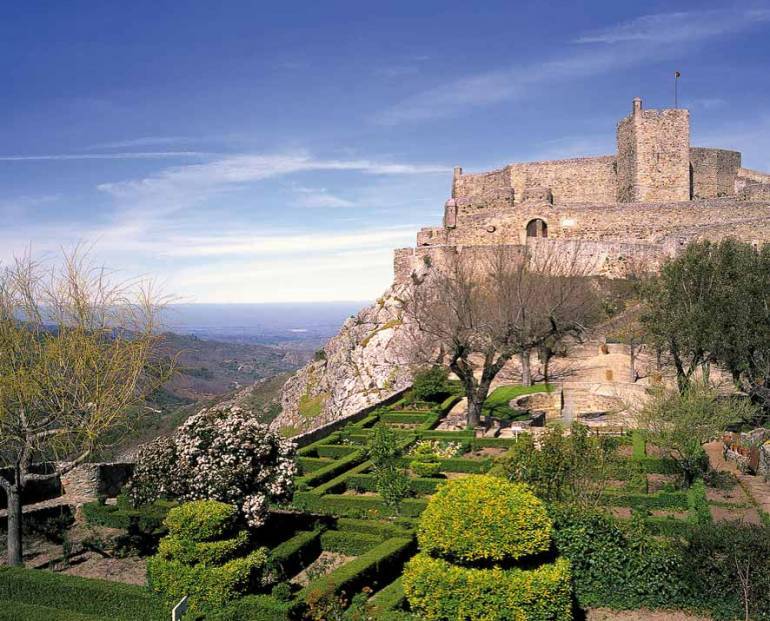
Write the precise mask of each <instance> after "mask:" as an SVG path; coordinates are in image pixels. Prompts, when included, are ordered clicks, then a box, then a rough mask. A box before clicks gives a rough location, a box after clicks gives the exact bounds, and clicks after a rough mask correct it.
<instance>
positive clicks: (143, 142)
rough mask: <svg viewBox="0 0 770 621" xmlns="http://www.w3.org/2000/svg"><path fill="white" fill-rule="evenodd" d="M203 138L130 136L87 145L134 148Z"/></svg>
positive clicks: (196, 140)
mask: <svg viewBox="0 0 770 621" xmlns="http://www.w3.org/2000/svg"><path fill="white" fill-rule="evenodd" d="M202 140H203V139H202V138H192V137H190V136H141V137H139V138H128V139H125V140H116V141H114V142H100V143H97V144H92V145H90V146H88V147H86V150H91V149H133V148H135V147H155V146H158V145H164V144H190V143H195V142H201V141H202Z"/></svg>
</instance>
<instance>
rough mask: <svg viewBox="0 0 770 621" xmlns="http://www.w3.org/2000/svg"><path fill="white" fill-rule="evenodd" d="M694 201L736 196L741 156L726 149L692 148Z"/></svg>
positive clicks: (692, 191) (691, 164) (692, 189)
mask: <svg viewBox="0 0 770 621" xmlns="http://www.w3.org/2000/svg"><path fill="white" fill-rule="evenodd" d="M690 166H691V167H692V181H691V194H692V198H693V199H699V198H719V197H723V196H734V195H735V178H736V176H737V174H738V170H739V169H740V167H741V154H740V153H739V152H738V151H727V150H725V149H706V148H702V147H691V148H690Z"/></svg>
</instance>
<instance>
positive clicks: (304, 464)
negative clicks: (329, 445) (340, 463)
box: [297, 457, 331, 475]
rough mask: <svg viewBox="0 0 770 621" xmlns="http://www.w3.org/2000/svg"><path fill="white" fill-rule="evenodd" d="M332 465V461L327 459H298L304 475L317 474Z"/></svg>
mask: <svg viewBox="0 0 770 621" xmlns="http://www.w3.org/2000/svg"><path fill="white" fill-rule="evenodd" d="M330 463H331V460H330V459H328V458H326V457H297V465H298V466H299V469H300V472H301V473H302V474H303V475H304V474H309V473H310V472H315V471H316V470H318V469H319V468H323V467H324V466H328V465H329V464H330Z"/></svg>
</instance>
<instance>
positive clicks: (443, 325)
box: [404, 244, 596, 426]
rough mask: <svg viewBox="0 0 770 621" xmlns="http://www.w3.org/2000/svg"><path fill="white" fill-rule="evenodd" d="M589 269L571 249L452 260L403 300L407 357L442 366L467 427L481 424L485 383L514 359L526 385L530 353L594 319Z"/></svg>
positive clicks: (517, 250)
mask: <svg viewBox="0 0 770 621" xmlns="http://www.w3.org/2000/svg"><path fill="white" fill-rule="evenodd" d="M589 271H590V266H589V265H588V264H587V262H586V261H585V259H584V258H583V257H581V256H580V252H579V249H578V248H577V247H575V248H573V249H571V250H570V249H566V250H565V249H560V250H557V249H556V248H555V247H554V246H553V245H550V244H543V245H537V246H533V247H530V246H524V247H520V246H517V247H513V246H500V247H498V248H495V249H490V250H489V251H488V252H486V255H485V256H484V257H478V256H477V255H476V254H475V253H470V256H468V257H465V256H463V254H455V255H454V256H453V257H452V258H451V259H449V261H448V263H447V265H446V266H443V265H442V266H436V267H435V269H432V271H431V273H430V274H429V275H428V276H427V277H426V278H425V279H424V280H422V281H421V282H419V281H418V282H416V283H415V285H414V287H413V289H412V292H411V295H410V296H409V298H408V299H407V300H405V302H404V318H405V320H406V321H407V322H408V323H409V324H411V326H410V327H411V329H412V330H413V332H414V339H413V343H414V352H415V354H414V356H415V358H416V359H418V360H420V361H428V360H430V361H436V360H438V361H444V360H446V361H448V365H449V368H450V369H451V370H452V371H453V372H454V373H455V374H456V375H457V377H458V378H460V381H461V382H462V384H463V387H464V390H465V394H466V397H467V398H468V410H467V420H468V425H469V426H477V425H479V424H480V421H481V411H482V406H483V404H484V401H485V400H486V398H487V395H488V393H489V387H490V385H491V383H492V380H493V379H494V378H495V377H496V376H497V374H498V373H499V372H500V371H501V370H502V368H503V367H504V366H505V365H506V363H508V361H510V360H511V359H512V358H513V357H514V356H520V358H521V361H522V383H524V384H526V385H529V384H530V383H531V381H532V376H531V371H530V367H529V359H530V355H531V353H532V351H533V350H535V351H536V350H538V349H540V348H543V347H547V348H548V349H549V350H551V351H556V350H557V345H558V343H559V342H561V341H563V340H564V339H566V338H568V337H574V338H579V337H580V335H581V334H583V332H584V331H585V329H586V326H587V324H588V323H589V322H591V321H592V319H593V317H595V315H596V303H595V302H596V296H595V289H594V287H593V286H592V284H591V282H590V279H589V278H588V277H587V274H588V272H589Z"/></svg>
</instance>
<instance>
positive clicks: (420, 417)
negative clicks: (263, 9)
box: [380, 412, 428, 425]
mask: <svg viewBox="0 0 770 621" xmlns="http://www.w3.org/2000/svg"><path fill="white" fill-rule="evenodd" d="M427 418H428V415H427V414H426V413H425V412H403V413H402V412H386V413H385V414H383V415H382V416H380V420H381V421H382V422H383V423H394V424H400V425H419V424H420V423H424V422H425V420H426V419H427Z"/></svg>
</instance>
